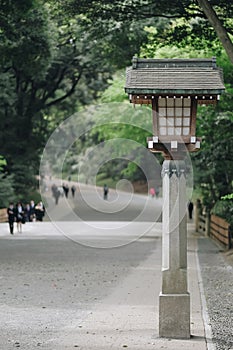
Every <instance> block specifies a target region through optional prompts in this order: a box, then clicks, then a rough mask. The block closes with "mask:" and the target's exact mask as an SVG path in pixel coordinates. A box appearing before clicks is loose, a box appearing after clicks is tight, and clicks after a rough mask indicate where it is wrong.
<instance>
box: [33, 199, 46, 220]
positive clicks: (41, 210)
mask: <svg viewBox="0 0 233 350" xmlns="http://www.w3.org/2000/svg"><path fill="white" fill-rule="evenodd" d="M35 213H36V220H38V221H43V217H44V214H45V207H44V205H43V203H42V201H40V202H39V203H38V204H37V205H36V207H35Z"/></svg>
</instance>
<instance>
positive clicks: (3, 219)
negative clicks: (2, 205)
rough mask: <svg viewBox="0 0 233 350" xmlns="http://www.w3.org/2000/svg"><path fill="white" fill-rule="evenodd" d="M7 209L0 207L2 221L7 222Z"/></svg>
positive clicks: (0, 219) (0, 220)
mask: <svg viewBox="0 0 233 350" xmlns="http://www.w3.org/2000/svg"><path fill="white" fill-rule="evenodd" d="M7 221H8V217H7V209H0V222H7Z"/></svg>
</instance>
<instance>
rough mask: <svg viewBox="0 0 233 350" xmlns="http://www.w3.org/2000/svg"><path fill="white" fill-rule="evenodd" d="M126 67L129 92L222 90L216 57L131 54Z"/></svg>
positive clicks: (216, 93)
mask: <svg viewBox="0 0 233 350" xmlns="http://www.w3.org/2000/svg"><path fill="white" fill-rule="evenodd" d="M132 63H133V64H132V67H129V68H127V70H126V86H125V92H126V93H128V94H133V95H134V94H154V95H163V94H174V95H177V94H188V95H196V94H201V95H219V94H221V93H222V92H223V91H224V90H225V87H224V84H223V74H222V70H221V69H220V68H218V67H217V66H216V59H215V57H213V58H212V59H145V58H135V57H134V58H133V60H132Z"/></svg>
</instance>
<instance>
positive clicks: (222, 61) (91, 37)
mask: <svg viewBox="0 0 233 350" xmlns="http://www.w3.org/2000/svg"><path fill="white" fill-rule="evenodd" d="M206 3H207V0H202V1H194V0H175V1H172V2H171V1H158V0H153V1H152V0H148V1H146V0H135V1H131V0H122V1H110V0H102V1H98V0H95V1H94V0H80V1H77V0H67V1H61V0H59V1H55V0H50V1H43V0H22V1H20V2H19V1H16V0H13V1H11V0H1V2H0V4H1V6H0V39H1V40H0V72H1V74H0V87H1V88H0V95H1V98H0V154H1V155H2V157H3V158H2V159H4V164H2V166H1V169H0V181H1V187H4V191H3V193H2V194H1V192H0V205H1V206H5V205H6V202H7V201H8V200H10V199H12V198H15V199H17V200H18V199H25V200H26V198H29V197H30V196H31V193H32V191H33V190H34V189H35V188H37V186H38V183H37V180H36V175H38V171H39V164H40V157H41V154H42V151H43V149H44V147H45V145H46V142H47V140H48V138H49V136H50V135H51V133H52V132H53V131H54V130H55V128H56V127H57V126H58V125H59V124H60V123H61V122H62V121H63V120H65V119H66V118H68V117H69V116H70V115H72V114H73V113H75V112H79V113H80V112H82V111H84V108H85V107H86V106H88V105H91V104H94V105H99V104H104V105H105V107H102V108H103V109H104V110H101V113H102V115H104V116H105V118H106V122H107V121H108V120H112V119H115V118H116V120H117V121H119V124H118V126H117V127H115V128H114V129H112V128H110V127H109V125H105V126H101V127H100V126H98V125H97V127H94V125H95V118H97V119H98V113H97V114H95V113H92V115H91V116H90V115H89V116H88V117H87V118H86V120H85V121H84V120H83V119H82V118H81V116H80V119H79V117H78V116H77V127H79V125H81V124H83V123H85V122H87V123H89V124H90V125H91V130H90V131H89V132H88V133H87V134H85V135H82V137H81V138H80V139H79V140H77V142H76V143H75V144H74V145H73V146H72V147H71V149H70V150H69V152H68V153H67V160H66V163H65V165H64V173H65V174H66V175H67V176H68V175H70V174H71V175H72V176H74V177H75V176H76V174H77V171H78V163H79V162H82V161H83V159H84V158H85V154H86V153H87V152H88V149H90V147H92V146H93V145H97V144H98V143H99V142H102V141H104V140H107V139H110V138H111V137H113V135H114V137H119V138H128V139H132V138H133V140H136V141H137V142H139V143H142V144H144V145H146V140H145V138H146V136H149V134H148V131H147V130H148V129H149V128H150V125H149V124H148V125H147V126H146V128H145V129H143V127H142V125H141V126H140V127H138V128H137V127H136V128H135V126H132V125H131V126H130V125H128V126H127V127H126V126H125V125H124V120H123V124H121V123H120V122H121V121H122V120H120V119H119V120H118V119H117V116H118V114H119V110H118V109H117V108H116V103H120V104H123V105H124V103H125V106H126V105H127V107H124V108H126V109H128V111H126V110H125V111H124V113H125V114H124V115H125V118H129V121H130V109H131V107H132V106H130V105H129V103H128V100H127V96H126V95H125V93H124V84H125V68H126V66H128V65H131V59H132V57H133V56H135V55H136V56H139V57H145V58H149V57H152V58H165V57H166V58H179V57H180V58H182V57H190V58H191V57H211V56H216V57H217V64H218V65H219V66H221V67H222V68H223V71H224V82H225V85H226V93H225V94H224V95H223V96H222V98H221V101H220V102H219V104H218V106H217V108H215V109H213V108H212V107H205V108H200V109H199V111H198V115H199V117H198V125H197V127H198V132H197V135H198V136H201V137H202V140H203V141H202V146H201V151H200V152H198V153H197V154H195V155H194V156H192V162H193V167H194V175H195V177H194V178H195V195H196V196H201V198H202V200H203V203H204V204H205V205H206V206H207V207H208V208H210V209H212V210H214V209H213V208H215V207H217V206H219V204H218V203H219V201H220V202H221V205H222V202H224V203H228V204H227V205H228V206H229V202H230V203H232V199H231V197H230V199H228V200H225V201H224V200H221V198H222V197H223V196H225V195H227V194H230V193H232V192H233V190H232V181H233V164H232V160H231V150H232V146H233V136H232V132H231V130H232V126H233V114H232V110H233V90H232V86H233V73H232V72H233V69H232V68H233V67H232V56H231V54H232V40H231V38H232V34H233V20H232V17H233V16H232V15H233V4H232V2H231V1H227V0H210V1H208V4H207V5H208V6H209V7H210V8H209V9H207V10H206V8H205V5H206ZM208 10H211V11H214V14H215V20H217V22H216V21H215V22H213V21H212V20H211V18H210V16H209V14H210V13H209V12H208ZM224 35H225V36H227V38H228V47H227V48H226V47H225V44H224V43H223V40H224V39H222V38H223V37H224ZM138 113H139V112H138ZM143 113H144V112H143ZM145 113H148V112H146V111H145ZM84 115H85V114H82V116H84ZM115 116H116V117H115ZM148 116H149V113H148ZM148 118H149V117H148ZM125 120H126V119H125ZM148 123H151V120H150V119H148ZM122 152H123V151H122ZM136 153H137V152H136ZM136 153H135V159H137V157H139V158H140V157H141V156H140V152H139V153H138V154H136ZM158 161H160V159H158ZM133 163H134V162H133V159H132V160H130V161H129V162H124V161H122V162H121V161H120V160H119V159H118V160H116V161H111V164H108V163H106V164H105V165H104V166H103V167H101V170H100V174H99V179H102V181H106V178H105V177H109V179H110V178H111V179H114V181H115V182H116V181H117V180H118V179H121V178H122V177H124V176H127V178H128V179H130V180H133V181H135V180H142V181H145V176H144V174H143V172H142V171H141V170H140V169H139V167H138V166H136V165H135V164H133ZM104 174H105V175H104ZM6 182H7V184H8V185H7V186H8V187H7V186H6V185H4V184H6ZM7 193H8V194H9V195H8V194H7ZM1 198H2V199H1ZM224 205H225V204H223V206H224Z"/></svg>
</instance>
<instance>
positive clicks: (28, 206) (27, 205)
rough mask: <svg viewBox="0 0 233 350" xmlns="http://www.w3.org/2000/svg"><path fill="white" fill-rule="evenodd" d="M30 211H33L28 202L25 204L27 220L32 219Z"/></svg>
mask: <svg viewBox="0 0 233 350" xmlns="http://www.w3.org/2000/svg"><path fill="white" fill-rule="evenodd" d="M30 212H31V208H30V204H29V203H27V204H26V206H25V210H24V218H25V220H26V222H29V221H31V220H30Z"/></svg>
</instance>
